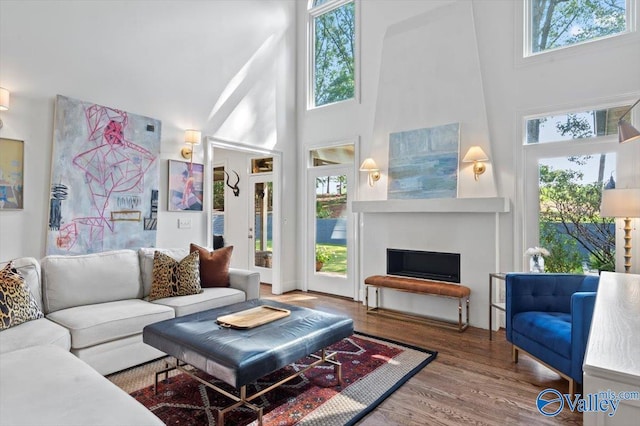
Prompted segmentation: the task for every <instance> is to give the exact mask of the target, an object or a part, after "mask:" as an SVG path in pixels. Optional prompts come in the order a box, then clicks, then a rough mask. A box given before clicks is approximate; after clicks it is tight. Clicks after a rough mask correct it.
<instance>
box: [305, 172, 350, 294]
mask: <svg viewBox="0 0 640 426" xmlns="http://www.w3.org/2000/svg"><path fill="white" fill-rule="evenodd" d="M307 176H308V178H307V193H308V194H309V195H308V201H307V205H308V212H307V217H308V221H307V223H308V239H307V244H308V245H307V258H306V262H305V263H306V265H305V269H306V271H307V288H308V290H312V291H319V292H323V293H330V294H334V295H338V296H344V297H349V298H354V299H355V298H356V294H355V288H356V286H355V273H354V259H355V256H354V246H355V244H354V239H355V238H354V222H355V221H354V217H353V213H352V212H351V199H352V197H353V193H354V189H355V187H356V183H355V179H354V171H353V164H348V165H329V166H322V167H315V168H310V169H309V170H308V175H307Z"/></svg>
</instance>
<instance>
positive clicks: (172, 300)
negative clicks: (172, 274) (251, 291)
mask: <svg viewBox="0 0 640 426" xmlns="http://www.w3.org/2000/svg"><path fill="white" fill-rule="evenodd" d="M246 297H247V296H246V293H245V292H244V291H241V290H237V289H235V288H228V287H217V288H204V289H202V293H200V294H194V295H191V296H178V297H165V298H163V299H158V300H154V301H153V303H157V304H160V305H165V306H170V307H171V308H173V309H174V310H175V312H176V317H181V316H183V315H188V314H192V313H194V312H200V311H205V310H207V309H213V308H218V307H220V306H226V305H230V304H232V303H238V302H244V301H245V300H246Z"/></svg>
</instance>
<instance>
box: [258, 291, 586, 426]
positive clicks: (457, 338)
mask: <svg viewBox="0 0 640 426" xmlns="http://www.w3.org/2000/svg"><path fill="white" fill-rule="evenodd" d="M261 297H262V298H265V299H274V300H278V301H281V302H284V303H290V304H293V305H300V306H306V307H309V308H313V309H318V310H321V311H326V312H335V313H341V314H346V315H348V316H350V317H351V318H353V320H354V324H355V329H356V330H357V331H361V332H363V333H369V334H373V335H376V336H380V337H386V338H389V339H394V340H397V341H400V342H405V343H408V344H412V345H416V346H420V347H423V348H426V349H431V350H434V351H438V356H437V358H436V359H435V360H434V361H433V362H432V363H431V364H429V365H428V366H427V367H426V368H425V369H423V370H422V371H421V372H419V373H418V374H416V375H415V376H414V377H413V378H411V379H410V380H409V381H408V382H407V383H405V384H404V385H403V386H402V387H401V388H400V389H398V390H397V391H396V392H395V393H394V394H393V395H391V396H390V397H389V398H388V399H386V400H385V401H384V402H383V403H382V404H381V405H380V406H378V407H377V408H376V409H375V410H374V411H373V412H372V413H371V414H369V415H368V416H367V417H366V418H365V419H363V420H362V421H361V422H360V423H359V424H360V425H460V424H473V425H517V424H521V425H533V424H536V425H581V424H582V414H580V413H572V412H571V411H570V410H569V409H568V408H567V407H566V404H565V408H564V409H563V410H562V411H561V412H560V414H558V415H557V416H556V417H545V416H543V415H542V414H540V413H539V412H538V410H537V408H536V397H537V396H538V394H539V393H540V392H541V391H542V390H544V389H547V388H553V389H557V390H558V391H560V392H561V393H567V392H568V391H569V389H568V388H569V385H568V382H567V381H566V380H563V379H561V378H560V376H558V375H557V374H556V373H554V372H552V371H551V370H549V369H547V368H546V367H543V366H542V365H540V364H538V363H537V362H536V361H534V360H533V359H531V358H529V357H527V356H526V355H524V354H521V355H520V360H519V362H518V364H514V363H513V362H512V361H511V345H510V344H509V343H508V342H507V341H506V340H505V335H504V331H503V330H501V331H499V332H497V333H494V337H493V340H492V341H490V340H489V335H488V333H489V332H488V331H487V330H483V329H479V328H475V327H469V328H468V329H467V330H466V331H465V332H463V333H458V332H457V331H454V330H447V329H443V328H439V327H435V326H432V325H426V324H419V323H414V322H406V321H400V320H394V319H389V318H385V317H381V316H377V315H367V314H366V309H365V307H364V306H363V305H362V304H361V303H358V302H354V301H352V300H348V299H344V298H339V297H332V296H328V295H324V294H320V293H305V292H301V291H295V292H291V293H286V294H284V295H279V296H275V295H272V294H271V288H270V287H269V286H267V285H262V286H261Z"/></svg>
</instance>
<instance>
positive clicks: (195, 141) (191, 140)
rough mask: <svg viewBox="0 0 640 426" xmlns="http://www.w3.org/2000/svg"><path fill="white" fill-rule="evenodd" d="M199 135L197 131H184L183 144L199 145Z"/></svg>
mask: <svg viewBox="0 0 640 426" xmlns="http://www.w3.org/2000/svg"><path fill="white" fill-rule="evenodd" d="M200 138H201V133H200V131H199V130H185V131H184V143H188V144H190V145H200Z"/></svg>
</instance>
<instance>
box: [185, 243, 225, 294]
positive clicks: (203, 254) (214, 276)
mask: <svg viewBox="0 0 640 426" xmlns="http://www.w3.org/2000/svg"><path fill="white" fill-rule="evenodd" d="M189 251H190V252H191V253H193V252H194V251H197V252H200V285H201V286H202V287H203V288H206V287H229V264H230V263H231V253H232V252H233V246H228V247H223V248H220V249H218V250H214V251H211V252H210V251H209V250H207V249H206V248H203V247H200V246H198V245H196V244H191V245H190V248H189Z"/></svg>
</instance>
